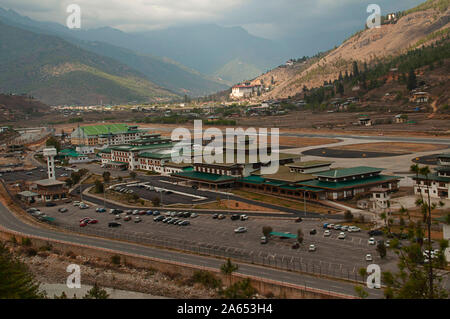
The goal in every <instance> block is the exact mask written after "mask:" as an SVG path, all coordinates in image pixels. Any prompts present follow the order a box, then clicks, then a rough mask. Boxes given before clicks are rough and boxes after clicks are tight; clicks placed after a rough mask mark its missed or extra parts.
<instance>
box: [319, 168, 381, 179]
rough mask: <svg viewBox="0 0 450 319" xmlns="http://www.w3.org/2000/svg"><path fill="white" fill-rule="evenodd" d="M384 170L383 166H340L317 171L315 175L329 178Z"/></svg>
mask: <svg viewBox="0 0 450 319" xmlns="http://www.w3.org/2000/svg"><path fill="white" fill-rule="evenodd" d="M382 170H383V168H376V167H369V166H357V167H351V168H340V169H334V170H330V171H325V172H320V173H315V174H314V175H315V176H318V177H327V178H343V177H349V176H354V175H362V174H371V173H379V172H381V171H382Z"/></svg>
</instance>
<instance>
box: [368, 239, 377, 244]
mask: <svg viewBox="0 0 450 319" xmlns="http://www.w3.org/2000/svg"><path fill="white" fill-rule="evenodd" d="M367 244H369V245H375V244H376V242H375V238H373V237H370V238H369V240H368V241H367Z"/></svg>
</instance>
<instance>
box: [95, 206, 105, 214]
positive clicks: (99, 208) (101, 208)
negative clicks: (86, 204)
mask: <svg viewBox="0 0 450 319" xmlns="http://www.w3.org/2000/svg"><path fill="white" fill-rule="evenodd" d="M95 211H96V212H97V213H104V212H106V208H103V207H98V208H96V209H95Z"/></svg>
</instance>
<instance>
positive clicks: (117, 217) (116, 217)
mask: <svg viewBox="0 0 450 319" xmlns="http://www.w3.org/2000/svg"><path fill="white" fill-rule="evenodd" d="M121 218H122V217H120V215H116V216H115V217H114V219H115V220H119V219H121Z"/></svg>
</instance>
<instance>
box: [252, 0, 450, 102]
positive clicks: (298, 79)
mask: <svg viewBox="0 0 450 319" xmlns="http://www.w3.org/2000/svg"><path fill="white" fill-rule="evenodd" d="M449 21H450V11H449V1H448V0H428V1H427V2H425V3H424V4H422V5H420V6H418V7H416V8H413V9H411V10H407V11H405V12H403V13H402V14H401V16H400V17H399V18H398V21H396V23H389V24H384V25H382V26H381V28H378V29H377V28H374V29H367V30H363V31H360V32H358V33H357V34H355V35H354V36H352V37H350V38H349V39H348V40H346V41H344V42H343V43H342V44H341V45H340V46H339V47H337V48H335V49H333V50H330V51H328V52H326V53H325V54H323V55H320V56H319V57H315V58H312V59H309V60H307V61H302V62H301V63H296V64H294V66H290V67H286V66H283V67H278V68H275V69H273V70H271V71H270V72H268V73H266V74H264V75H262V76H260V77H258V78H256V79H255V80H254V81H253V82H254V83H260V82H261V81H262V82H263V83H273V84H272V86H271V90H270V91H269V92H268V93H265V94H263V95H262V96H261V99H270V98H286V97H289V96H294V95H296V94H299V93H301V92H302V91H303V87H304V86H306V87H307V88H312V87H318V86H321V85H323V83H324V81H330V80H331V81H334V80H335V79H337V78H338V77H339V74H340V73H342V74H345V72H348V73H351V72H352V65H353V62H354V61H356V62H357V63H358V64H359V65H360V66H362V65H363V64H364V63H367V64H368V65H375V64H377V63H378V62H379V61H383V60H384V59H388V58H392V57H395V56H398V55H400V54H403V53H406V52H408V51H410V50H411V49H414V48H417V47H420V46H422V45H424V44H427V43H431V42H433V41H434V40H436V39H438V38H440V37H442V36H447V35H448V33H449V26H450V22H449ZM272 80H273V82H271V81H272Z"/></svg>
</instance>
